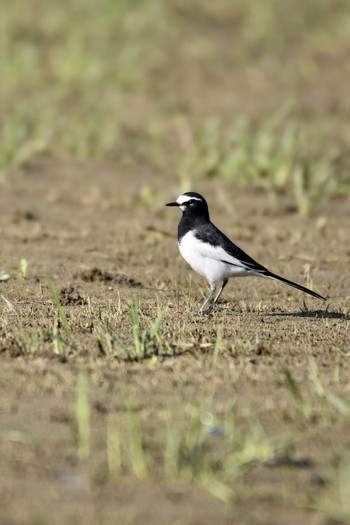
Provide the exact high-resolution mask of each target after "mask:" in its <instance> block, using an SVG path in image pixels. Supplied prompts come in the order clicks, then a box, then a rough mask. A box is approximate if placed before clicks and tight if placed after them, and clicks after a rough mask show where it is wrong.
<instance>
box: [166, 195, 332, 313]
mask: <svg viewBox="0 0 350 525" xmlns="http://www.w3.org/2000/svg"><path fill="white" fill-rule="evenodd" d="M166 206H177V207H178V208H180V210H181V211H182V217H181V220H180V222H179V225H178V246H179V250H180V253H181V255H182V257H183V258H184V259H185V261H186V262H187V263H188V264H189V265H190V266H191V267H192V269H193V270H194V271H195V272H197V273H199V274H200V275H202V276H203V277H205V278H206V279H207V281H208V283H209V286H210V292H209V294H208V295H207V297H206V298H205V300H204V302H203V304H202V305H201V307H200V309H199V312H198V313H199V314H203V313H204V312H205V311H207V310H208V311H209V310H210V309H211V307H212V306H213V305H215V304H216V303H217V302H218V300H219V298H220V296H221V294H222V292H223V290H224V288H225V286H226V285H227V283H228V280H229V279H230V278H231V277H246V276H257V277H264V278H266V279H273V280H274V281H280V282H282V283H285V284H287V285H289V286H293V287H294V288H297V289H298V290H301V291H302V292H304V293H307V294H309V295H312V296H313V297H316V298H317V299H323V300H326V299H325V297H323V296H322V295H320V294H318V293H316V292H314V291H313V290H310V289H309V288H306V287H305V286H302V285H301V284H297V283H295V282H293V281H290V280H289V279H286V278H285V277H281V276H280V275H276V274H275V273H272V272H270V271H269V270H268V269H267V268H265V267H264V266H262V265H261V264H259V263H258V262H256V261H255V260H254V259H253V258H252V257H250V256H249V255H247V254H246V253H245V252H244V251H243V250H241V248H239V247H238V246H236V244H234V243H233V242H232V241H231V240H230V239H229V238H228V237H226V235H225V234H224V233H223V232H222V231H220V230H219V229H218V228H217V227H216V226H215V225H214V224H213V223H212V222H211V220H210V217H209V209H208V204H207V201H206V200H205V198H204V197H202V195H200V194H199V193H195V192H192V191H189V192H186V193H182V194H181V195H180V196H179V197H178V198H177V199H176V201H174V202H168V203H167V204H166ZM219 283H221V286H220V288H219V290H218V292H217V294H216V295H215V293H216V291H217V288H218V285H219Z"/></svg>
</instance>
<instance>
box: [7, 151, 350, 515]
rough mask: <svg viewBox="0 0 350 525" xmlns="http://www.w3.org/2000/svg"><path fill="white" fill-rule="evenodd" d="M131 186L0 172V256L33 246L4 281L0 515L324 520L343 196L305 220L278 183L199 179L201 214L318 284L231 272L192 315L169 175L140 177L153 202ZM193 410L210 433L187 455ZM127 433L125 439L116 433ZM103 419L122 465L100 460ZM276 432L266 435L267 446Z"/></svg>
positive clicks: (342, 311)
mask: <svg viewBox="0 0 350 525" xmlns="http://www.w3.org/2000/svg"><path fill="white" fill-rule="evenodd" d="M97 173H98V178H97V177H96V174H97ZM96 181H98V183H96ZM138 183H139V177H138V175H137V174H136V173H129V174H126V173H123V174H121V173H119V172H118V171H116V170H115V169H114V167H111V166H108V165H91V164H90V165H89V166H87V167H81V166H75V165H73V164H64V163H61V164H59V165H55V163H54V162H53V161H52V160H51V159H50V158H45V157H41V158H37V159H35V160H33V161H32V162H31V163H29V164H28V165H26V166H25V167H23V169H21V170H19V171H18V172H17V173H16V174H14V175H13V177H12V178H11V180H10V181H9V182H8V183H7V184H6V185H4V186H3V187H2V192H1V208H2V213H1V224H0V231H1V239H2V250H1V266H2V268H3V269H4V270H11V268H15V267H16V266H17V265H18V263H19V260H20V259H21V258H25V259H26V260H27V262H28V269H27V275H26V278H25V279H24V278H21V277H20V276H18V277H17V278H13V279H12V280H10V281H8V282H3V283H2V284H1V290H0V291H1V296H2V299H1V300H2V306H1V326H2V328H1V346H0V348H1V351H2V353H1V383H0V389H1V392H0V400H1V401H0V410H1V427H0V431H1V434H0V436H1V440H0V446H1V457H2V467H1V477H0V498H1V509H2V511H1V512H2V523H6V524H12V523H13V524H14V523H16V524H34V523H35V524H46V523H54V524H55V523H57V524H58V523H59V524H62V523H77V521H78V522H85V523H123V524H124V523H126V524H129V523H130V524H131V523H132V524H138V523H173V524H175V523H181V524H199V523H200V524H206V523H208V524H212V523H213V522H214V521H215V522H217V523H235V524H240V523H242V524H248V523H250V524H251V523H259V524H262V523H264V524H269V525H271V524H276V525H277V524H281V523H285V524H289V523H290V524H294V523H296V522H297V521H301V522H303V523H312V524H321V523H325V522H327V518H326V516H327V515H328V516H329V515H331V516H333V515H334V513H335V512H336V510H337V509H338V508H340V506H341V503H339V501H340V500H339V498H340V496H339V495H337V490H338V489H339V486H338V485H337V483H338V481H337V480H338V478H339V477H340V476H341V472H340V469H341V468H343V467H341V465H343V463H342V462H344V461H345V466H346V457H347V456H346V450H347V448H348V447H349V430H350V419H349V405H348V404H347V402H346V398H347V399H349V395H350V393H349V355H350V354H349V351H350V341H349V339H350V333H349V316H348V308H349V291H348V290H349V286H350V274H349V272H348V267H349V259H350V251H349V232H348V229H347V224H348V220H349V212H348V210H349V205H348V201H346V200H342V199H339V200H337V201H333V202H332V203H331V204H328V205H325V206H324V207H323V208H320V209H319V210H318V212H317V213H315V214H314V215H312V216H310V217H308V218H305V217H300V216H299V215H298V214H296V213H295V212H294V211H293V206H291V205H290V203H289V202H288V199H287V198H286V199H281V200H280V202H279V203H278V205H276V206H272V205H271V203H270V202H269V200H268V199H267V197H266V195H265V194H263V193H260V192H257V191H246V192H244V191H238V190H237V189H234V188H232V187H229V186H227V187H224V186H222V185H220V189H218V187H217V185H215V184H213V183H212V182H203V183H202V184H201V187H200V188H196V189H197V190H199V191H201V192H203V193H204V194H206V195H207V196H208V200H209V203H210V208H211V211H212V218H213V220H214V221H215V222H216V223H217V224H218V225H219V226H220V227H222V228H223V229H224V230H225V231H226V232H227V233H228V234H230V235H231V237H233V238H234V239H235V240H236V242H237V243H238V244H240V245H241V246H242V247H243V248H244V249H246V250H247V251H248V253H250V254H251V255H253V256H254V257H256V258H257V260H259V261H261V262H262V263H263V264H265V265H266V266H268V267H269V268H271V269H272V270H273V271H275V272H277V273H280V274H282V275H285V276H287V277H289V278H291V279H294V280H296V281H299V282H300V283H305V282H306V281H305V276H304V268H305V265H310V267H311V270H310V272H311V274H310V275H311V278H312V280H313V282H314V287H315V289H316V290H317V291H319V292H320V293H321V294H323V295H325V296H327V298H328V299H327V302H326V304H324V303H323V302H320V301H317V300H314V299H312V298H309V297H307V296H303V295H302V294H301V293H300V292H299V291H297V290H294V289H292V288H289V287H286V286H283V285H278V284H276V283H273V282H269V281H267V280H263V279H260V280H259V279H253V278H252V279H246V280H245V279H241V280H234V281H231V282H230V284H229V286H228V287H227V290H226V291H225V294H224V297H223V301H222V305H221V308H220V309H217V310H215V311H214V312H212V313H210V314H209V315H208V316H203V317H198V316H196V315H194V312H195V310H196V308H197V307H198V305H199V304H200V301H201V300H202V295H203V293H205V292H206V284H205V283H204V282H203V281H201V279H200V278H199V277H198V278H197V277H195V276H193V280H192V282H191V281H189V275H190V271H189V268H188V267H186V264H185V262H183V261H182V259H181V258H180V255H179V254H178V251H177V246H176V235H175V232H176V225H177V222H178V219H179V216H178V214H177V212H176V211H175V210H173V209H169V208H165V207H164V203H165V202H167V201H168V200H170V199H173V198H174V197H176V194H175V191H177V190H176V186H175V185H174V187H168V188H166V187H165V181H164V183H163V182H162V181H161V180H159V179H158V180H157V179H152V178H151V177H150V178H149V180H148V181H147V183H148V184H149V185H150V186H151V187H152V188H155V195H156V196H157V197H156V202H153V203H152V204H151V205H149V206H147V205H145V204H144V203H143V202H141V201H140V200H138V198H137V196H136V195H135V193H134V188H135V186H137V184H138ZM97 186H98V190H99V191H97V189H96V188H97ZM156 188H157V190H156ZM224 190H225V198H226V199H227V201H226V202H227V203H230V204H229V205H228V204H226V205H225V206H224V207H223V206H222V203H223V202H225V201H223V199H222V192H223V191H224ZM231 203H232V205H231ZM12 274H13V275H14V276H16V271H14V270H12ZM46 276H51V277H52V279H53V280H54V282H55V285H56V287H57V290H58V292H59V294H60V299H61V303H62V305H63V307H64V310H65V312H66V314H67V317H68V322H69V324H70V327H71V329H72V331H73V335H74V339H75V345H76V349H75V348H74V345H73V344H71V345H70V344H68V342H67V341H66V339H67V334H66V333H65V331H64V329H63V328H62V327H60V320H59V319H58V314H57V310H56V307H55V306H54V305H53V301H52V297H51V296H50V293H49V291H48V287H47V281H46ZM136 296H137V297H139V301H140V305H139V310H140V325H141V327H145V329H148V328H149V326H150V325H151V324H152V322H153V321H154V320H155V318H156V317H157V309H160V310H161V311H162V312H163V313H164V317H163V319H162V323H161V327H160V329H159V333H158V334H157V335H158V338H155V339H154V340H152V341H151V342H150V344H149V347H148V349H147V352H148V355H147V356H145V358H141V359H140V360H139V361H138V360H137V359H135V357H136V353H135V348H134V341H133V336H132V322H131V319H130V311H131V309H132V303H133V300H134V297H136ZM3 298H5V299H6V301H5V300H4V299H3ZM304 301H305V304H304ZM55 333H56V336H55V335H54V334H55ZM57 334H58V335H57ZM59 336H60V337H61V338H62V339H63V341H64V342H61V343H60V342H59V339H57V337H59ZM55 337H56V339H55ZM113 337H114V339H113ZM57 341H58V342H57ZM55 352H60V353H58V354H57V353H55ZM81 370H85V371H87V377H88V382H89V386H88V391H87V393H88V396H89V402H88V405H87V406H88V407H89V408H90V423H89V424H88V426H89V428H90V427H91V443H90V446H88V451H87V452H86V450H85V452H84V450H83V451H82V448H83V449H84V445H82V444H81V439H83V440H84V435H83V437H82V434H84V432H88V431H87V430H86V429H85V431H84V430H83V431H82V430H81V429H80V430H79V428H78V427H79V415H78V414H77V412H76V403H77V397H79V395H80V394H79V393H78V391H77V386H76V385H77V377H80V378H82V377H83V378H84V377H85V375H84V373H83V372H80V376H79V371H81ZM81 374H83V375H81ZM133 415H134V416H135V417H136V418H137V419H135V420H134V419H133V417H134V416H133ZM197 416H198V417H199V419H196V418H197ZM208 417H209V419H210V421H213V422H214V423H215V428H214V427H213V428H214V430H213V429H211V428H209V430H208V428H207V427H208V425H207V418H208ZM130 418H131V419H130ZM169 421H170V424H171V425H174V427H173V428H174V432H177V431H179V429H182V431H183V432H184V436H185V437H184V438H183V439H184V441H183V443H182V444H181V446H179V447H178V449H177V448H176V446H175V445H174V450H175V451H176V450H177V453H178V457H177V461H178V464H177V466H175V467H174V466H173V467H171V462H170V463H169V461H168V462H167V460H166V459H164V457H165V456H166V449H167V447H168V446H171V432H170V433H169V431H168V430H167V428H168V427H167V425H169ZM194 421H197V423H198V421H199V424H200V425H202V427H203V428H202V430H203V432H204V433H205V432H206V433H207V435H206V436H204V438H203V443H202V442H201V441H200V452H199V456H198V457H196V458H195V459H193V457H192V458H191V457H188V454H189V451H190V452H191V453H194V452H193V451H195V450H196V446H195V445H194V444H193V442H192V441H191V439H192V438H191V436H192V434H191V430H189V427H191V425H193V424H194V423H193V422H194ZM230 424H231V425H233V426H234V427H235V428H236V431H237V435H236V438H234V439H233V440H232V441H230V440H229V439H228V438H227V439H226V437H225V434H226V432H228V430H227V429H228V428H229V427H230ZM135 425H136V427H135ZM186 425H187V426H186ZM188 425H189V426H188ZM140 427H141V428H140ZM135 428H136V430H135ZM186 429H187V430H186ZM133 432H134V434H135V436H136V437H135V441H136V442H137V440H138V438H140V439H139V441H140V442H141V445H140V447H139V449H137V446H136V445H135V446H136V452H135V450H134V451H133V450H132V448H131V449H129V448H128V447H129V444H130V440H133V439H134V438H133V437H132V436H133ZM238 434H239V435H240V436H241V437H240V438H237V436H238ZM114 435H117V436H119V438H118V439H120V440H121V448H120V456H121V459H120V464H119V466H118V459H117V460H115V462H114V463H113V458H112V460H111V457H110V456H111V452H110V451H111V446H112V445H111V444H110V441H111V439H112V441H113V439H114V438H113V436H114ZM270 438H274V439H275V441H276V445H272V446H270V445H268V446H267V451H266V453H265V452H264V451H262V450H261V448H263V447H264V444H265V445H266V443H270V441H269V439H270ZM118 439H117V441H118ZM250 439H253V444H250V441H249V440H250ZM197 446H198V447H199V445H198V443H197ZM186 447H187V448H186ZM112 449H113V446H112ZM117 450H118V446H117ZM137 450H138V451H137ZM179 450H180V452H179ZM181 450H182V452H181ZM186 450H187V452H186ZM248 450H249V451H248ZM242 451H243V455H244V454H247V457H246V459H243V460H241V463H240V460H238V463H237V465H236V466H235V467H232V469H233V472H231V471H226V470H225V461H226V459H225V458H226V457H227V458H228V457H230V458H231V460H232V458H234V457H235V453H236V454H237V455H239V453H240V452H242ZM118 454H119V452H117V453H116V456H118ZM181 454H182V456H181ZM186 454H187V456H186ZM226 454H227V456H226ZM249 454H251V458H250V456H249ZM175 455H176V453H175ZM209 458H211V459H210V461H211V462H212V463H211V464H210V466H209V467H208V465H207V463H206V462H208V461H209ZM276 458H277V459H276ZM281 458H282V459H281ZM168 459H169V458H168ZM115 463H116V465H117V466H115ZM140 463H141V467H140ZM271 463H275V464H274V465H271ZM113 464H114V467H113ZM344 468H345V467H344ZM328 480H330V481H328ZM347 487H349V485H347ZM338 500H339V501H338ZM342 504H343V505H345V506H346V503H344V501H343V503H342ZM319 506H321V507H322V511H320V510H319V509H318V507H319ZM323 507H325V508H323ZM329 509H332V510H329ZM345 510H346V509H345ZM346 519H347V518H346ZM344 522H347V521H344Z"/></svg>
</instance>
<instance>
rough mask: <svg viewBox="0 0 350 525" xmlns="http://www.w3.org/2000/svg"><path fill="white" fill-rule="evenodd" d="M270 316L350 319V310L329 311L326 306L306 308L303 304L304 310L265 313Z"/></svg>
mask: <svg viewBox="0 0 350 525" xmlns="http://www.w3.org/2000/svg"><path fill="white" fill-rule="evenodd" d="M265 315H268V316H270V317H306V318H312V319H343V320H344V321H346V320H350V310H348V311H347V312H346V313H344V312H331V311H329V310H328V307H327V308H326V309H325V310H308V309H307V308H306V307H305V305H304V310H300V311H299V312H273V313H269V314H265Z"/></svg>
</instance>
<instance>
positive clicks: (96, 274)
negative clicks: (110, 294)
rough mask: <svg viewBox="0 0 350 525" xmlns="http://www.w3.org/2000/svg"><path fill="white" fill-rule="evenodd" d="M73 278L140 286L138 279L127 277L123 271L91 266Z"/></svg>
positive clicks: (134, 286) (133, 286) (90, 281)
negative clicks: (109, 270) (105, 269)
mask: <svg viewBox="0 0 350 525" xmlns="http://www.w3.org/2000/svg"><path fill="white" fill-rule="evenodd" d="M74 278H75V279H82V280H83V281H85V282H89V283H92V282H104V283H116V284H120V285H122V286H130V287H131V288H139V287H141V286H142V283H141V282H140V281H137V280H136V279H133V278H132V277H128V276H127V275H126V274H124V273H112V272H106V271H103V270H101V269H100V268H97V267H96V266H95V267H94V268H91V269H90V270H85V271H82V272H80V273H78V274H75V275H74Z"/></svg>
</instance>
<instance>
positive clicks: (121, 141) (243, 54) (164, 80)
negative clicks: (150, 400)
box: [0, 0, 350, 213]
mask: <svg viewBox="0 0 350 525" xmlns="http://www.w3.org/2000/svg"><path fill="white" fill-rule="evenodd" d="M0 24H1V31H0V33H1V36H0V38H1V45H0V54H1V59H0V77H1V86H0V181H2V182H6V180H7V179H8V177H9V175H10V174H11V173H12V172H13V171H14V170H16V169H18V168H21V167H24V166H25V165H26V163H28V162H30V160H31V159H32V158H34V157H35V156H37V155H45V156H47V157H48V158H51V159H52V162H55V163H57V162H60V160H62V159H64V161H66V160H67V159H68V160H70V159H71V160H74V161H77V160H78V161H84V162H89V161H92V160H94V161H96V160H98V161H103V162H107V163H110V165H111V166H114V167H115V169H116V172H118V170H119V173H121V170H123V169H127V170H129V171H130V170H131V171H137V172H138V173H139V175H141V177H144V181H145V182H144V184H143V185H141V186H142V187H141V190H140V191H141V194H142V195H143V196H144V198H145V199H146V200H147V199H149V198H151V195H152V192H154V191H156V190H155V188H154V186H152V184H151V185H150V183H149V179H148V177H149V175H150V174H152V175H155V176H156V177H157V179H158V180H159V181H160V180H162V181H164V182H166V181H167V180H172V181H174V180H176V181H177V182H178V186H179V189H180V190H185V189H189V188H190V187H193V186H194V185H196V183H197V182H198V179H199V178H201V177H207V178H208V177H212V178H217V179H218V180H219V179H221V180H223V181H228V182H230V183H231V182H232V184H235V185H241V186H246V185H251V186H252V187H259V188H263V189H264V190H266V192H267V193H268V194H269V195H272V196H273V197H276V196H278V195H279V194H280V193H282V192H290V194H291V195H292V196H293V199H294V202H295V206H296V208H297V209H298V210H299V211H300V212H302V213H309V212H310V211H312V210H313V209H314V208H315V207H317V206H318V205H319V204H320V203H322V202H323V201H325V200H329V199H331V198H332V197H334V196H336V195H340V194H343V195H344V194H347V193H348V191H349V187H350V175H349V147H350V125H349V115H350V97H349V85H350V61H349V56H350V38H349V37H350V3H349V1H348V0H265V1H264V2H261V0H235V1H230V0H216V1H215V2H212V0H167V1H164V0H134V1H132V2H131V1H129V0H61V1H60V2H56V1H54V0H27V1H26V2H23V1H20V0H4V1H3V3H2V14H1V22H0Z"/></svg>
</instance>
